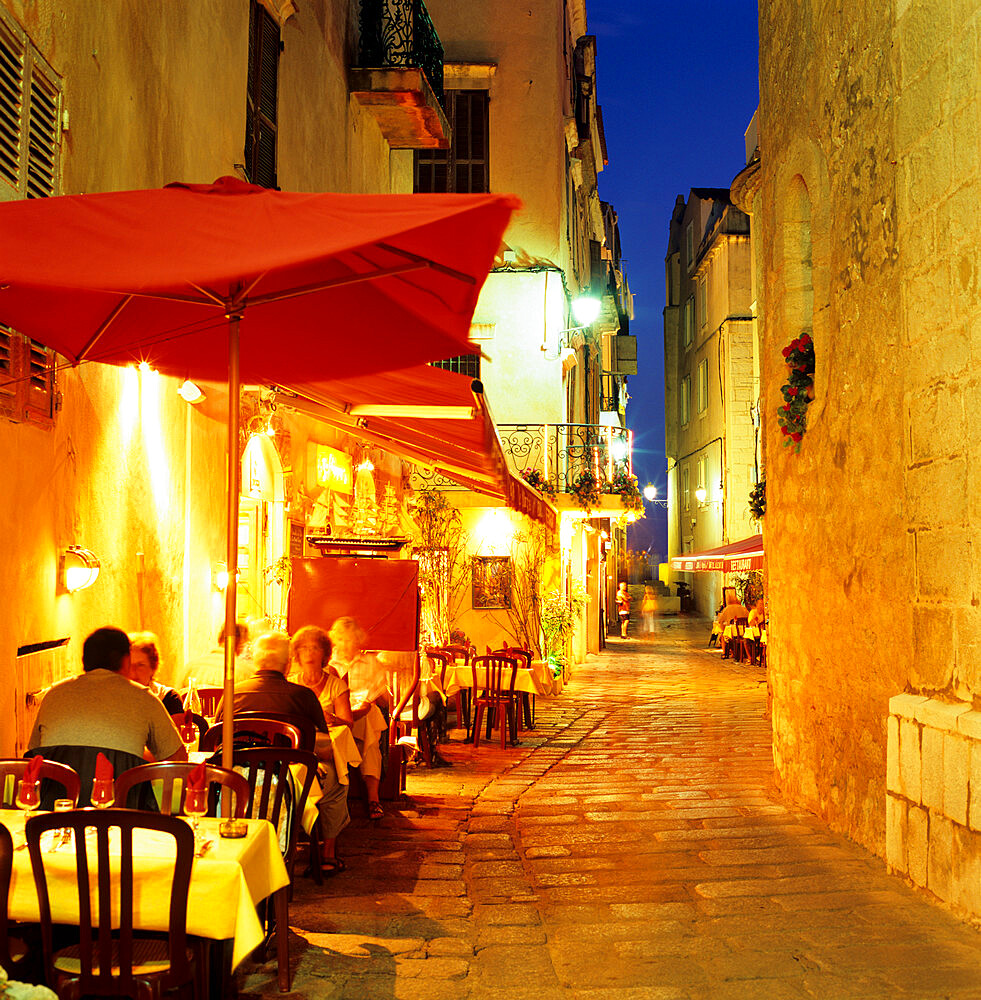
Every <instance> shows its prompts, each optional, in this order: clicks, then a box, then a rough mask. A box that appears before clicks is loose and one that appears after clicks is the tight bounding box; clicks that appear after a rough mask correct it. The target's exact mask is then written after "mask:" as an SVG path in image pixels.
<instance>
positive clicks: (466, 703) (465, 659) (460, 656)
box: [439, 644, 472, 739]
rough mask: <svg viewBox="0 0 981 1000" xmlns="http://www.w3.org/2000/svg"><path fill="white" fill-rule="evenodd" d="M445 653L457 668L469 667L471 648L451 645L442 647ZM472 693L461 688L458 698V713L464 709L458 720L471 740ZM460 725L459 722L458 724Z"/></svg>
mask: <svg viewBox="0 0 981 1000" xmlns="http://www.w3.org/2000/svg"><path fill="white" fill-rule="evenodd" d="M439 649H441V650H442V651H443V652H444V653H446V655H447V656H449V657H450V658H451V660H452V662H453V664H454V665H455V666H461V665H462V666H465V667H466V666H469V665H470V656H471V650H470V647H469V646H460V645H457V644H449V645H446V646H440V647H439ZM471 698H472V695H471V692H470V691H468V690H467V689H466V688H461V689H460V692H459V696H458V697H457V712H458V713H459V710H460V708H461V707H462V709H463V715H462V716H460V715H459V714H458V715H457V719H458V720H459V719H461V718H462V719H463V728H464V729H466V731H467V739H470V703H471ZM457 725H459V721H458V722H457Z"/></svg>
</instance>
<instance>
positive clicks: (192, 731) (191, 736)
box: [178, 720, 199, 754]
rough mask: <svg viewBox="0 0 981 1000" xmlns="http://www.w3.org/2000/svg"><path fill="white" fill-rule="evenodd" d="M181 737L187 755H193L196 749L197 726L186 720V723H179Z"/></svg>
mask: <svg viewBox="0 0 981 1000" xmlns="http://www.w3.org/2000/svg"><path fill="white" fill-rule="evenodd" d="M178 732H179V733H180V737H181V742H182V743H183V744H184V747H185V749H186V750H187V752H188V754H192V753H194V751H195V750H197V748H198V736H199V734H198V727H197V725H196V724H195V723H194V722H192V721H190V720H188V721H187V722H183V723H181V726H180V728H179V730H178Z"/></svg>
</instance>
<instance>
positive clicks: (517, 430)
mask: <svg viewBox="0 0 981 1000" xmlns="http://www.w3.org/2000/svg"><path fill="white" fill-rule="evenodd" d="M497 429H498V432H499V433H500V436H501V443H502V444H503V445H504V450H505V451H506V452H507V453H508V454H509V455H510V456H511V459H512V460H513V462H514V465H515V468H517V469H518V470H519V471H520V472H528V471H532V470H533V471H535V472H538V473H540V474H541V475H542V476H543V477H544V478H545V479H547V480H548V481H549V482H551V483H552V484H553V485H554V486H555V489H556V490H557V491H558V492H559V493H571V492H573V489H574V487H575V485H576V482H577V480H578V479H579V478H580V477H581V476H582V475H583V474H584V473H586V472H589V473H591V474H592V475H593V476H594V477H595V478H596V480H597V481H599V482H604V481H605V482H612V481H613V479H614V477H615V476H617V475H630V472H631V463H630V432H629V431H627V430H624V429H623V428H621V427H607V426H605V425H602V424H498V425H497Z"/></svg>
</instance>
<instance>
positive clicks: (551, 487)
mask: <svg viewBox="0 0 981 1000" xmlns="http://www.w3.org/2000/svg"><path fill="white" fill-rule="evenodd" d="M521 475H522V477H523V478H524V481H525V482H526V483H527V484H528V485H529V486H531V487H532V488H533V489H536V490H538V492H539V493H541V495H542V496H544V497H551V498H552V499H554V498H555V494H556V493H557V492H558V491H557V490H556V488H555V483H553V482H552V480H551V479H546V478H545V476H544V475H543V474H542V473H541V471H540V470H539V469H522V470H521Z"/></svg>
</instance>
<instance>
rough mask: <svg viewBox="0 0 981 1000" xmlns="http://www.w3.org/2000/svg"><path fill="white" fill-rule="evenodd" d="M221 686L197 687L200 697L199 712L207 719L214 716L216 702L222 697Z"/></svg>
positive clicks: (222, 690) (216, 707)
mask: <svg viewBox="0 0 981 1000" xmlns="http://www.w3.org/2000/svg"><path fill="white" fill-rule="evenodd" d="M224 694H225V689H224V688H223V687H199V688H198V697H199V698H200V699H201V714H202V715H203V716H206V717H207V718H209V719H213V718H214V717H215V712H217V711H218V703H219V702H220V701H221V699H222V698H223V697H224Z"/></svg>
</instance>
